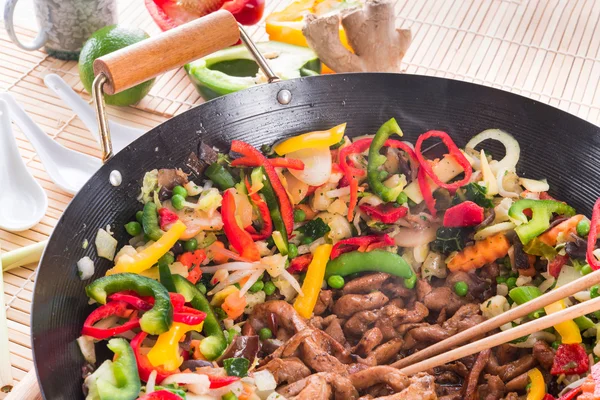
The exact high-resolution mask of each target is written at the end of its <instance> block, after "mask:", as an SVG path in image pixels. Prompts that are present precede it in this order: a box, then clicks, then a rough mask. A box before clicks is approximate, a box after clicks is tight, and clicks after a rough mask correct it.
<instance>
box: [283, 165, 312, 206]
mask: <svg viewBox="0 0 600 400" xmlns="http://www.w3.org/2000/svg"><path fill="white" fill-rule="evenodd" d="M283 177H284V179H281V183H282V184H283V185H284V186H285V190H286V191H287V194H288V196H289V197H290V200H291V201H292V204H299V203H300V202H301V201H302V200H304V198H305V197H306V195H307V194H308V189H309V186H308V185H307V184H306V183H304V182H302V181H301V180H300V179H298V178H296V177H295V176H294V175H292V174H291V172H290V171H289V170H288V171H285V172H283Z"/></svg>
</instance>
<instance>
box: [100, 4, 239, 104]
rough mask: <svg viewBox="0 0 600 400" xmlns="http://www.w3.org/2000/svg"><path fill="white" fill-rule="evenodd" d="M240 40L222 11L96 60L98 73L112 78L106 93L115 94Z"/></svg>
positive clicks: (232, 21)
mask: <svg viewBox="0 0 600 400" xmlns="http://www.w3.org/2000/svg"><path fill="white" fill-rule="evenodd" d="M239 39H240V31H239V28H238V24H237V21H236V20H235V18H234V17H233V15H231V13H230V12H228V11H225V10H219V11H217V12H215V13H212V14H209V15H207V16H205V17H202V18H199V19H196V20H193V21H191V22H188V23H187V24H184V25H181V26H179V27H177V28H174V29H171V30H169V31H166V32H163V33H161V34H160V35H157V36H154V37H151V38H149V39H146V40H143V41H141V42H139V43H136V44H134V45H131V46H128V47H126V48H124V49H121V50H118V51H115V52H114V53H110V54H107V55H105V56H103V57H100V58H98V59H96V60H95V61H94V74H95V75H98V74H100V73H103V74H104V75H105V76H106V77H107V78H108V81H107V82H106V83H105V84H104V93H106V94H115V93H119V92H122V91H123V90H125V89H129V88H130V87H132V86H135V85H137V84H139V83H142V82H144V81H147V80H148V79H150V78H154V77H155V76H157V75H160V74H161V73H163V72H166V71H168V70H171V69H174V68H178V67H180V66H182V65H183V64H186V63H189V62H191V61H194V60H196V59H198V58H201V57H204V56H206V55H208V54H210V53H213V52H215V51H217V50H220V49H223V48H225V47H228V46H231V45H233V44H235V43H236V42H237V41H238V40H239Z"/></svg>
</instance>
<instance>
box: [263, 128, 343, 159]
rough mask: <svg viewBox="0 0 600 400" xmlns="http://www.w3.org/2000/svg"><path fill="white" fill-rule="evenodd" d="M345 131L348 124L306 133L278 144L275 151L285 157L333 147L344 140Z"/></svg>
mask: <svg viewBox="0 0 600 400" xmlns="http://www.w3.org/2000/svg"><path fill="white" fill-rule="evenodd" d="M345 130H346V123H343V124H340V125H337V126H334V127H333V128H331V129H327V130H326V131H315V132H308V133H304V134H302V135H298V136H294V137H292V138H289V139H287V140H284V141H283V142H281V143H278V144H276V145H275V146H273V150H275V152H276V153H277V154H279V155H280V156H283V155H285V154H288V153H291V152H294V151H298V150H304V149H314V148H319V147H329V146H333V145H334V144H337V143H339V142H340V141H341V140H342V138H343V137H344V131H345Z"/></svg>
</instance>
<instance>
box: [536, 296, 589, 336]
mask: <svg viewBox="0 0 600 400" xmlns="http://www.w3.org/2000/svg"><path fill="white" fill-rule="evenodd" d="M565 308H567V306H566V305H565V302H564V301H563V300H560V301H557V302H556V303H552V304H550V305H547V306H546V307H544V311H546V314H548V315H550V314H552V313H555V312H559V311H560V310H564V309H565ZM554 329H556V331H557V332H558V334H559V335H560V337H561V339H562V342H563V343H564V344H573V343H581V332H580V331H579V327H578V326H577V324H576V323H575V321H573V320H572V319H571V320H568V321H564V322H561V323H560V324H557V325H554Z"/></svg>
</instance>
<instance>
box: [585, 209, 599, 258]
mask: <svg viewBox="0 0 600 400" xmlns="http://www.w3.org/2000/svg"><path fill="white" fill-rule="evenodd" d="M599 223H600V198H599V199H598V200H596V204H594V208H593V210H592V222H590V232H589V233H588V239H587V252H586V259H587V262H588V264H590V266H591V267H592V268H593V269H594V270H598V269H600V261H598V259H597V258H596V256H595V255H594V248H595V247H596V240H598V224H599Z"/></svg>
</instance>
